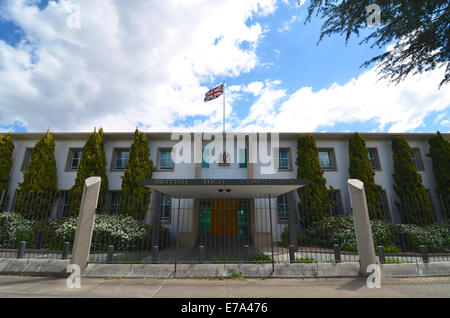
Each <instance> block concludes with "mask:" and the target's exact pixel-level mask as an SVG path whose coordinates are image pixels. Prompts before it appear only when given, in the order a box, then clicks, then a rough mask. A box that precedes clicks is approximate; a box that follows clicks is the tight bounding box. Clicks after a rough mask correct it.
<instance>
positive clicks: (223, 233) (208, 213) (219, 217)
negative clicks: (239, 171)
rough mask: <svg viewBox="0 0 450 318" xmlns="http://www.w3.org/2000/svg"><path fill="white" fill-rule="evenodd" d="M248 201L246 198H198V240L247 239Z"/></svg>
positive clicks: (248, 230)
mask: <svg viewBox="0 0 450 318" xmlns="http://www.w3.org/2000/svg"><path fill="white" fill-rule="evenodd" d="M249 207H250V202H249V200H246V199H217V200H216V199H213V200H199V202H198V216H199V218H198V220H199V223H198V225H199V234H200V241H203V242H204V241H205V239H218V238H240V239H248V238H249V237H248V235H249V233H250V218H249V216H250V209H249Z"/></svg>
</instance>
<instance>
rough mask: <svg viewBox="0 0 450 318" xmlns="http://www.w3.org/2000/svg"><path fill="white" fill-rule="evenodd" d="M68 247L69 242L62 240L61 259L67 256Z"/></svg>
mask: <svg viewBox="0 0 450 318" xmlns="http://www.w3.org/2000/svg"><path fill="white" fill-rule="evenodd" d="M69 249H70V243H69V242H64V247H63V252H62V255H61V259H67V258H68V257H69Z"/></svg>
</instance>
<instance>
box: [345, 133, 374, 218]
mask: <svg viewBox="0 0 450 318" xmlns="http://www.w3.org/2000/svg"><path fill="white" fill-rule="evenodd" d="M348 154H349V160H350V162H349V169H348V172H349V176H350V179H358V180H360V181H362V182H363V183H364V190H365V192H366V200H367V207H368V208H369V216H370V218H371V219H380V220H381V219H383V213H382V211H381V187H380V186H379V185H377V184H376V183H375V172H374V171H373V170H372V166H371V162H370V158H369V153H368V151H367V148H366V142H365V140H364V138H363V137H362V136H361V135H360V134H358V133H355V134H354V135H353V136H352V137H351V138H350V140H349V143H348Z"/></svg>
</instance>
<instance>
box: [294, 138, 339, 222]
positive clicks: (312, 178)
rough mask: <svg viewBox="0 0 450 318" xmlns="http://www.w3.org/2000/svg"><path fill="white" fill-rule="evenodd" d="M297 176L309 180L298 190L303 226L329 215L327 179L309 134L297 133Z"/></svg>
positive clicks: (329, 203)
mask: <svg viewBox="0 0 450 318" xmlns="http://www.w3.org/2000/svg"><path fill="white" fill-rule="evenodd" d="M296 163H297V169H298V170H297V177H298V178H299V179H307V180H309V185H307V186H305V187H302V188H300V189H299V190H298V194H299V197H300V207H299V210H300V216H301V218H302V220H303V223H304V226H305V227H306V226H308V225H310V224H311V223H312V222H314V221H316V220H320V219H321V218H323V217H324V216H326V215H330V209H331V202H330V198H329V192H328V190H327V186H326V184H327V180H326V179H325V178H324V177H323V170H322V167H321V166H320V161H319V152H318V151H317V147H316V143H315V141H314V137H313V136H312V135H311V134H304V135H299V137H298V141H297V161H296Z"/></svg>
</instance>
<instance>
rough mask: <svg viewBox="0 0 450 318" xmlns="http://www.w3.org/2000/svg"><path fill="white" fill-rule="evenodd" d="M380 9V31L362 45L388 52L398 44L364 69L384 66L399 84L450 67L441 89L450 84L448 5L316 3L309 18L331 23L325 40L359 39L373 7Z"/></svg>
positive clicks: (432, 0)
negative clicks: (387, 47)
mask: <svg viewBox="0 0 450 318" xmlns="http://www.w3.org/2000/svg"><path fill="white" fill-rule="evenodd" d="M374 3H375V4H377V5H379V6H380V9H381V10H380V26H379V27H376V28H374V29H373V31H372V32H371V33H370V34H369V35H368V36H367V37H365V38H364V40H362V41H361V42H360V44H362V43H368V42H372V45H371V47H375V46H377V47H379V48H382V47H384V46H386V45H388V44H391V43H393V42H395V44H394V46H393V48H392V49H390V50H388V51H387V52H385V53H383V54H380V55H378V56H375V57H373V58H372V59H371V60H369V61H367V62H365V63H364V64H363V66H366V67H367V66H369V65H370V64H372V63H379V74H380V75H381V77H382V78H388V79H389V80H390V81H392V82H397V83H398V82H399V81H401V80H403V79H404V78H405V77H406V76H408V75H409V74H416V73H422V72H424V71H430V70H434V69H435V68H436V67H444V68H446V71H445V75H444V78H443V79H442V81H441V84H440V85H443V84H444V83H448V82H449V81H450V63H449V61H450V49H449V47H450V43H449V41H450V2H449V1H448V0H414V1H404V0H377V1H373V0H360V1H341V0H310V4H309V7H308V17H307V19H306V22H308V21H311V18H312V16H313V15H318V16H320V17H321V18H323V19H324V20H325V22H324V23H323V25H322V31H321V35H320V40H319V41H321V40H322V39H323V37H325V36H330V35H332V34H340V35H343V34H345V38H346V42H348V40H349V38H350V36H351V35H352V34H355V35H357V36H359V34H360V32H361V31H364V30H366V29H367V27H368V22H367V21H368V19H369V18H370V20H371V21H373V20H372V17H371V15H372V14H373V13H374V11H371V12H369V13H368V6H369V5H371V4H374Z"/></svg>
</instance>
